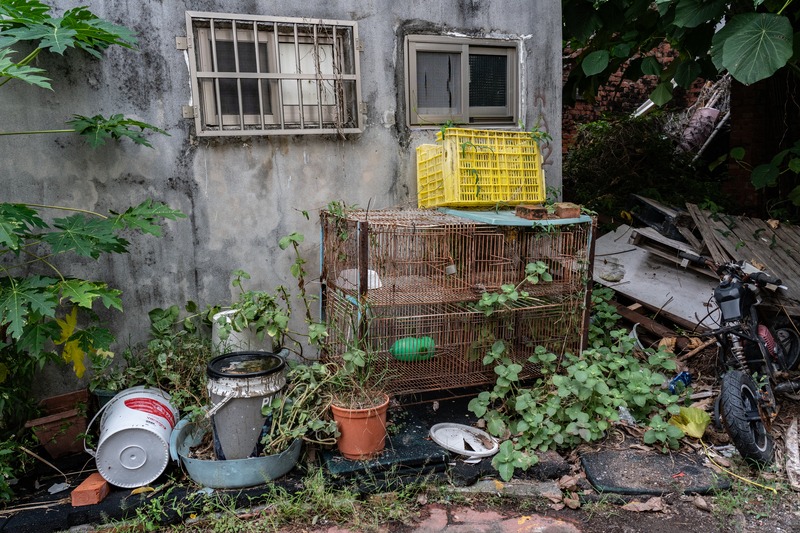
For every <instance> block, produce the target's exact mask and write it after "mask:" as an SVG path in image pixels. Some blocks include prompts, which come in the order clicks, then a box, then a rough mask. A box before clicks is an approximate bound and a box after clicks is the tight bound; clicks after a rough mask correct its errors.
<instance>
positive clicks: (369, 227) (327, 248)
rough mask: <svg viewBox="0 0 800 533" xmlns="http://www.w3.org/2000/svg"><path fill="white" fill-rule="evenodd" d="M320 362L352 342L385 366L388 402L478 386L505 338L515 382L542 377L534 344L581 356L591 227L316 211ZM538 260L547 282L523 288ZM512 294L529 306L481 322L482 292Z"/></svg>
mask: <svg viewBox="0 0 800 533" xmlns="http://www.w3.org/2000/svg"><path fill="white" fill-rule="evenodd" d="M321 222H322V230H323V261H322V264H323V267H322V278H323V280H324V282H325V286H326V293H325V304H324V308H325V313H326V315H325V317H326V320H327V321H328V324H329V326H330V327H329V334H330V337H329V339H328V343H327V345H326V349H325V350H324V358H325V359H326V361H329V362H336V363H338V364H342V359H341V356H342V354H343V353H345V352H346V351H347V350H348V349H349V348H350V347H352V346H354V345H355V344H356V343H358V344H359V345H360V346H361V347H362V348H367V349H370V350H372V351H373V352H374V353H375V354H376V356H375V358H374V360H375V362H376V364H380V365H381V366H382V368H384V367H385V368H386V370H387V371H388V372H389V375H390V379H389V382H388V389H389V391H390V392H392V393H394V394H401V393H402V394H405V393H413V392H424V391H434V390H441V389H450V388H458V387H466V386H475V385H485V384H490V383H493V382H494V380H495V379H496V375H495V373H494V369H493V366H491V365H490V366H486V365H483V357H484V355H485V354H486V352H487V351H488V350H489V348H491V346H492V345H493V344H494V343H495V342H496V341H498V340H502V341H503V342H504V344H505V346H506V348H507V349H508V350H509V351H508V353H509V355H510V357H511V358H512V360H514V361H516V362H518V363H519V364H521V365H522V366H523V371H522V372H521V374H520V377H521V378H523V379H524V378H531V377H536V376H537V375H539V373H538V370H537V367H536V366H535V365H534V364H532V363H530V362H529V361H528V358H529V357H530V356H531V355H533V353H534V349H535V348H536V346H544V347H546V348H547V349H548V350H550V351H553V352H554V353H556V354H558V355H561V354H563V353H565V352H572V353H574V352H576V351H577V350H578V349H579V348H580V338H581V337H580V333H581V325H582V318H583V315H582V313H583V305H582V304H583V303H584V294H585V293H584V290H585V283H586V265H587V262H588V249H589V246H588V244H589V238H590V232H591V225H590V224H574V225H571V226H562V227H561V228H560V229H557V230H548V228H546V227H528V226H491V225H487V224H481V223H476V222H473V221H470V220H466V219H462V218H460V217H456V216H452V215H448V214H444V213H440V212H436V211H429V210H421V209H411V210H402V211H400V210H385V211H369V212H367V211H360V210H358V211H357V210H351V211H347V212H344V213H338V214H332V213H330V212H323V213H322V219H321ZM537 261H542V262H543V263H544V264H545V265H547V267H548V272H549V273H550V275H551V277H552V280H551V281H547V282H545V281H543V280H540V281H539V283H536V284H533V283H528V282H526V281H525V277H526V274H525V266H526V265H527V264H528V263H532V262H537ZM503 285H514V286H515V287H518V288H519V291H520V293H521V291H525V292H526V293H527V296H520V297H519V298H518V299H517V300H516V301H509V302H507V303H506V304H505V305H503V306H501V307H499V308H497V309H493V310H492V312H491V313H488V314H487V313H486V312H485V310H484V309H481V308H479V307H478V306H477V305H476V304H477V302H478V301H479V300H480V299H481V297H482V296H483V294H484V293H487V292H488V293H493V292H500V291H501V290H502V289H501V287H502V286H503Z"/></svg>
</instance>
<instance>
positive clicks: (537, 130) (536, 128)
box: [518, 116, 553, 146]
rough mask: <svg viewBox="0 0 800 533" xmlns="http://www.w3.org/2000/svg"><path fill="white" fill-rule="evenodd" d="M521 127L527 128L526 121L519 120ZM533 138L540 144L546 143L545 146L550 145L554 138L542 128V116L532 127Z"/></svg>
mask: <svg viewBox="0 0 800 533" xmlns="http://www.w3.org/2000/svg"><path fill="white" fill-rule="evenodd" d="M518 124H519V127H520V128H521V129H522V130H523V131H526V130H527V128H526V127H525V123H524V122H523V121H521V120H520V121H519V122H518ZM530 134H531V139H533V140H534V141H536V142H537V143H539V146H541V145H542V144H544V145H545V146H550V141H552V140H553V137H552V136H551V135H550V134H549V133H547V132H546V131H543V130H542V117H541V116H540V117H539V118H537V119H536V122H535V123H534V125H533V127H532V128H531V129H530Z"/></svg>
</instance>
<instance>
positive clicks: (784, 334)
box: [772, 316, 800, 370]
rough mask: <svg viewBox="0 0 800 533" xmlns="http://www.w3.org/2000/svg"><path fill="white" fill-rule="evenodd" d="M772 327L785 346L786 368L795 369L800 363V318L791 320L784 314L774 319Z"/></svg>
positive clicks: (778, 339)
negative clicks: (799, 332)
mask: <svg viewBox="0 0 800 533" xmlns="http://www.w3.org/2000/svg"><path fill="white" fill-rule="evenodd" d="M772 328H773V329H774V330H775V334H776V335H777V336H778V338H777V339H775V340H776V341H777V342H780V343H781V346H783V351H784V353H785V354H786V356H785V361H786V368H788V369H789V370H795V369H796V368H797V366H798V364H800V334H798V331H800V320H794V321H792V320H790V319H789V317H786V316H782V317H778V318H776V319H775V320H773V321H772Z"/></svg>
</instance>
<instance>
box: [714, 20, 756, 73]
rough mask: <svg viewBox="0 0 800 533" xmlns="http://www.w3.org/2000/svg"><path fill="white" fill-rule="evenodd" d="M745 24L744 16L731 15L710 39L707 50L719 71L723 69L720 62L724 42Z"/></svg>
mask: <svg viewBox="0 0 800 533" xmlns="http://www.w3.org/2000/svg"><path fill="white" fill-rule="evenodd" d="M746 24H747V20H746V19H745V18H742V17H732V18H731V19H730V20H729V21H727V22H726V23H725V26H723V27H722V28H720V30H719V31H718V32H717V33H715V34H714V37H713V38H712V39H711V50H709V54H711V60H712V61H713V63H714V66H715V67H717V70H720V71H721V70H724V69H725V67H724V66H723V64H722V63H723V61H722V54H723V52H724V51H725V43H727V42H728V39H730V38H731V37H733V36H734V35H736V33H737V32H738V31H739V30H741V29H742V28H743V27H744V26H745V25H746Z"/></svg>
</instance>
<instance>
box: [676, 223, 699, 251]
mask: <svg viewBox="0 0 800 533" xmlns="http://www.w3.org/2000/svg"><path fill="white" fill-rule="evenodd" d="M678 231H680V232H681V235H683V238H684V239H686V242H688V243H689V244H690V245H691V247H692V248H694V251H695V252H697V253H698V254H702V253H703V243H701V242H700V241H699V240H697V237H695V236H694V233H692V230H690V229H689V228H683V227H678Z"/></svg>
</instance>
